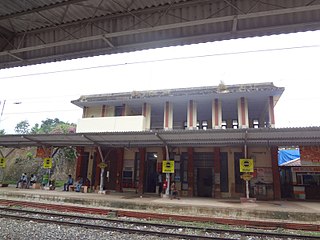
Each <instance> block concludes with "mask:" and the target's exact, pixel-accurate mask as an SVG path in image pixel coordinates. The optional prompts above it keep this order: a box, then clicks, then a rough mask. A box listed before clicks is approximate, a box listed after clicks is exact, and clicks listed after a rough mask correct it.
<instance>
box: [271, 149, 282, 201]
mask: <svg viewBox="0 0 320 240" xmlns="http://www.w3.org/2000/svg"><path fill="white" fill-rule="evenodd" d="M271 164H272V177H273V196H274V200H281V184H280V172H279V167H278V147H271Z"/></svg>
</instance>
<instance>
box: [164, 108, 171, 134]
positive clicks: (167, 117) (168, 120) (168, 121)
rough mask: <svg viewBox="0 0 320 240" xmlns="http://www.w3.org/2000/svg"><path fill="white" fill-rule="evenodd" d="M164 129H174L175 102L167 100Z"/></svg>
mask: <svg viewBox="0 0 320 240" xmlns="http://www.w3.org/2000/svg"><path fill="white" fill-rule="evenodd" d="M163 129H164V130H169V129H173V104H172V103H171V102H165V104H164V111H163Z"/></svg>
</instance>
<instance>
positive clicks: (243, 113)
mask: <svg viewBox="0 0 320 240" xmlns="http://www.w3.org/2000/svg"><path fill="white" fill-rule="evenodd" d="M238 125H239V128H248V127H249V113H248V100H247V99H246V98H244V97H241V98H240V99H239V100H238Z"/></svg>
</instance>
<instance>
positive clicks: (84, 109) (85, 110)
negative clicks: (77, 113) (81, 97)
mask: <svg viewBox="0 0 320 240" xmlns="http://www.w3.org/2000/svg"><path fill="white" fill-rule="evenodd" d="M87 112H88V107H83V109H82V118H86V117H87Z"/></svg>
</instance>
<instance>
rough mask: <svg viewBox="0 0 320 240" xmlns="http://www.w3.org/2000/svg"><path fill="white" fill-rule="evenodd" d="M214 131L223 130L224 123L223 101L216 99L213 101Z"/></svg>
mask: <svg viewBox="0 0 320 240" xmlns="http://www.w3.org/2000/svg"><path fill="white" fill-rule="evenodd" d="M211 112H212V129H219V128H221V123H222V107H221V100H219V99H217V98H216V99H214V100H212V110H211Z"/></svg>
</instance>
